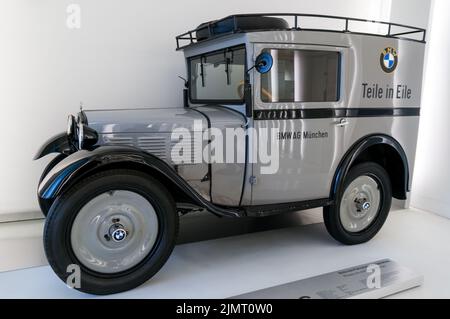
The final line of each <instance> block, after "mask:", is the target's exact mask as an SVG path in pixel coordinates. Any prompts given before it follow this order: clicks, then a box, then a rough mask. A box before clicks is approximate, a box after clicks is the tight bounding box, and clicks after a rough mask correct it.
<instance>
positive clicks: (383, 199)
mask: <svg viewBox="0 0 450 319" xmlns="http://www.w3.org/2000/svg"><path fill="white" fill-rule="evenodd" d="M391 202H392V190H391V182H390V179H389V176H388V174H387V173H386V171H385V169H384V168H383V167H381V166H380V165H378V164H376V163H371V162H369V163H363V164H359V165H357V166H355V167H353V168H352V169H351V170H350V171H349V173H348V175H347V177H346V178H345V181H344V184H343V187H342V191H341V192H340V194H338V195H337V198H336V201H335V203H334V204H333V205H331V206H328V207H325V208H324V213H323V218H324V221H325V226H326V228H327V230H328V232H329V233H330V235H331V236H332V237H333V238H334V239H336V240H337V241H339V242H341V243H343V244H346V245H356V244H362V243H365V242H367V241H369V240H370V239H372V238H373V237H374V236H375V235H376V234H377V233H378V232H379V230H380V229H381V227H382V226H383V224H384V222H385V221H386V218H387V216H388V214H389V210H390V208H391Z"/></svg>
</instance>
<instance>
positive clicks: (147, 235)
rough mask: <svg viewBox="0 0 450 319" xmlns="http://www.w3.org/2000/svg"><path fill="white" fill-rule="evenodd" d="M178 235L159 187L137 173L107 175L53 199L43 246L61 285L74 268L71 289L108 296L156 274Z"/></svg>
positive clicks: (170, 205)
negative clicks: (76, 281)
mask: <svg viewBox="0 0 450 319" xmlns="http://www.w3.org/2000/svg"><path fill="white" fill-rule="evenodd" d="M177 233H178V214H177V213H176V209H175V205H174V201H173V199H172V197H171V195H170V194H169V193H168V191H167V190H166V189H165V188H164V186H163V185H162V184H160V183H159V182H158V181H157V180H155V179H153V178H152V177H150V176H148V175H146V174H142V173H139V172H135V171H129V170H112V171H105V172H102V173H99V174H97V175H94V176H92V177H90V178H87V179H85V180H82V181H81V182H80V183H78V184H77V185H76V186H75V187H73V188H72V189H70V190H69V191H68V192H67V193H65V194H64V195H62V196H61V197H60V198H57V199H56V201H55V203H54V204H53V205H52V207H51V209H50V211H49V214H48V217H47V220H46V224H45V229H44V247H45V252H46V255H47V258H48V260H49V263H50V265H51V267H52V268H53V270H54V271H55V273H56V274H57V275H58V276H59V277H60V278H61V279H62V280H63V281H64V282H67V279H68V277H69V275H71V272H68V269H73V268H72V267H73V266H74V265H75V266H78V267H79V269H80V278H79V279H80V286H79V287H77V286H75V287H74V288H76V289H78V290H80V291H83V292H88V293H93V294H111V293H117V292H121V291H125V290H129V289H132V288H134V287H136V286H138V285H140V284H142V283H144V282H145V281H147V280H148V279H149V278H151V277H152V276H153V275H155V274H156V273H157V272H158V270H159V269H160V268H161V267H162V266H163V265H164V263H165V262H166V260H167V258H168V257H169V255H170V253H171V252H172V250H173V247H174V245H175V240H176V236H177ZM68 267H69V268H68ZM69 284H70V283H69Z"/></svg>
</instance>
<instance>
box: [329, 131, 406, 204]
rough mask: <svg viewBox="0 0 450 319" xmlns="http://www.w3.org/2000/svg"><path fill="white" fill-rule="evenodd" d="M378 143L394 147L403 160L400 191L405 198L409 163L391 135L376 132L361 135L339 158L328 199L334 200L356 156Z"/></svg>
mask: <svg viewBox="0 0 450 319" xmlns="http://www.w3.org/2000/svg"><path fill="white" fill-rule="evenodd" d="M378 144H384V145H389V146H390V147H392V148H393V149H395V150H396V151H397V153H398V155H399V156H400V158H401V160H402V162H403V168H404V178H405V180H404V181H403V185H404V190H402V193H404V196H402V197H404V198H401V199H406V193H407V192H409V191H410V189H409V179H410V176H409V165H408V158H407V156H406V153H405V151H404V149H403V147H402V146H401V145H400V143H399V142H398V141H397V140H395V139H394V138H393V137H391V136H388V135H384V134H376V135H369V136H366V137H363V138H362V139H360V140H358V141H357V142H356V143H355V144H354V145H353V146H352V147H351V148H350V149H349V150H348V151H347V153H346V154H345V155H344V157H343V159H342V160H341V162H340V164H339V166H338V168H337V169H336V172H335V175H334V178H333V182H332V185H331V192H330V199H332V200H335V199H336V195H337V194H339V193H340V191H341V187H342V184H343V183H342V181H343V180H344V179H345V176H347V173H348V171H349V170H350V167H351V166H352V164H353V163H355V161H356V160H357V159H358V157H359V156H360V155H361V154H362V153H363V152H364V151H365V150H367V149H368V148H369V147H371V146H374V145H378Z"/></svg>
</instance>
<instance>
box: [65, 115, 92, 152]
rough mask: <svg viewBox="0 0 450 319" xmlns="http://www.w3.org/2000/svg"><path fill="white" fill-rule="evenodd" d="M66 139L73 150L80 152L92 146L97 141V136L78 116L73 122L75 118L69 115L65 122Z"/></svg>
mask: <svg viewBox="0 0 450 319" xmlns="http://www.w3.org/2000/svg"><path fill="white" fill-rule="evenodd" d="M67 138H68V139H69V142H70V144H72V145H73V147H74V148H76V149H78V150H81V149H83V148H88V147H92V146H94V145H95V144H96V143H97V141H98V134H97V132H96V131H95V130H94V129H92V128H90V127H89V126H87V125H86V124H85V121H84V120H83V119H82V117H80V116H78V118H77V120H75V117H74V116H73V115H70V116H69V118H68V120H67Z"/></svg>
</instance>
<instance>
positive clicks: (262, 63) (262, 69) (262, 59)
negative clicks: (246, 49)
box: [255, 52, 273, 74]
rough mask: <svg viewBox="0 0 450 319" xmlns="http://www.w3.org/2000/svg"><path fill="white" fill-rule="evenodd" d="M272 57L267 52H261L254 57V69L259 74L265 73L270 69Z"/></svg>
mask: <svg viewBox="0 0 450 319" xmlns="http://www.w3.org/2000/svg"><path fill="white" fill-rule="evenodd" d="M272 66H273V58H272V55H271V54H270V53H269V52H263V53H261V54H260V55H258V57H257V58H256V61H255V69H256V71H258V72H259V73H261V74H265V73H267V72H269V71H270V70H271V69H272Z"/></svg>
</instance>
